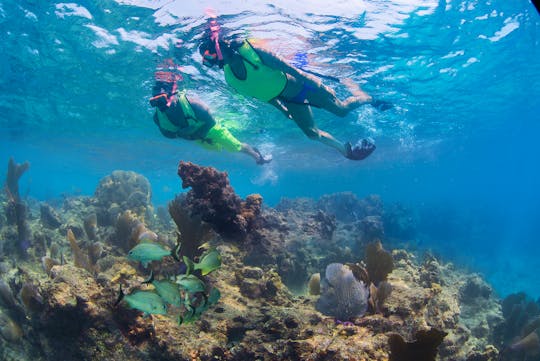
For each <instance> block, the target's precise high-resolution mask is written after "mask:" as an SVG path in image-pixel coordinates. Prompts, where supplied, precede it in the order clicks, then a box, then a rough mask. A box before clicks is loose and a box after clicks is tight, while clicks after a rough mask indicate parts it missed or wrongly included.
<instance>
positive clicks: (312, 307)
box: [0, 163, 540, 361]
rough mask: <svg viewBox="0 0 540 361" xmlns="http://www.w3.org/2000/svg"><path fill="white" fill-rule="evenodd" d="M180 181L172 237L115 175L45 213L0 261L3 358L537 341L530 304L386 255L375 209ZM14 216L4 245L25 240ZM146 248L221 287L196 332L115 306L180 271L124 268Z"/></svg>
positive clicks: (188, 172) (426, 262) (289, 352)
mask: <svg viewBox="0 0 540 361" xmlns="http://www.w3.org/2000/svg"><path fill="white" fill-rule="evenodd" d="M179 173H181V174H180V175H181V176H183V177H182V179H183V180H184V183H185V186H187V187H191V189H190V190H189V191H188V192H187V194H184V195H180V196H178V197H176V198H175V199H174V200H172V201H171V203H170V204H169V214H170V216H171V217H172V219H173V220H174V224H173V223H172V222H171V221H170V218H169V216H168V215H167V214H166V210H164V209H161V210H159V211H158V213H159V214H158V215H154V214H153V207H152V205H151V203H150V194H151V192H150V187H149V184H148V182H147V181H146V180H145V179H144V177H142V176H141V175H137V174H135V173H132V172H120V173H118V172H115V173H113V174H114V175H111V176H107V177H105V178H104V179H102V180H101V182H100V184H99V185H98V187H97V189H96V192H95V195H94V196H93V197H66V198H65V199H64V200H63V203H62V204H61V205H58V206H55V205H56V204H57V203H54V202H50V203H48V204H44V203H42V204H37V203H36V205H35V208H34V207H33V208H32V209H37V210H41V209H42V211H41V212H40V217H39V218H32V217H29V218H27V222H28V225H29V228H30V229H31V230H32V233H33V238H34V239H35V241H34V242H32V243H31V244H30V247H29V248H28V257H26V258H25V259H22V260H19V259H16V258H15V257H13V256H12V255H13V254H14V252H15V250H14V249H9V247H8V248H5V247H4V253H1V254H0V359H6V360H20V359H32V360H38V361H41V360H186V361H193V360H201V361H206V360H208V361H209V360H229V361H241V360H242V361H245V360H262V361H275V360H321V361H324V360H327V361H333V360H351V361H352V360H380V361H383V360H389V359H396V360H399V358H397V357H398V352H394V351H391V350H392V347H393V346H392V341H391V340H401V341H397V342H399V344H400V345H401V346H400V347H401V348H403V347H405V348H407V347H409V346H410V345H412V344H414V342H415V341H416V342H418V341H420V340H421V339H423V337H422V335H423V334H424V333H425V332H427V331H428V330H431V329H437V330H441V332H444V333H447V335H446V336H445V337H444V338H443V339H442V342H440V345H439V346H438V347H437V351H438V357H439V359H441V360H457V361H475V360H484V361H489V360H492V361H494V360H496V359H497V357H499V350H500V349H501V350H502V349H503V348H504V347H512V346H514V347H518V346H516V344H515V343H512V342H511V341H512V338H513V337H515V336H517V337H518V338H519V339H518V341H524V342H525V339H526V338H527V337H528V336H529V335H531V333H532V332H536V330H537V328H538V324H537V323H536V322H539V323H540V321H536V320H537V318H536V316H535V315H536V314H535V313H534V312H536V311H534V312H530V311H531V310H533V309H534V307H533V306H534V304H536V302H534V301H532V300H529V299H528V298H527V297H522V296H516V297H512V298H509V299H508V300H507V301H505V302H503V303H502V305H501V302H500V300H498V299H497V297H496V295H495V293H494V292H493V291H492V289H491V287H490V286H489V285H488V284H487V283H486V282H485V281H484V280H483V279H482V278H481V277H480V276H479V275H475V274H471V273H470V272H466V271H464V270H461V269H458V268H456V267H455V266H453V265H452V264H450V263H446V262H444V261H443V260H441V259H439V258H436V257H433V256H430V255H425V256H422V257H421V256H419V255H418V254H415V253H413V252H411V250H404V249H400V248H396V247H395V244H397V243H398V242H396V243H394V241H395V240H394V237H395V236H396V235H397V234H399V232H397V231H393V232H392V242H391V243H390V242H387V238H386V237H387V236H388V234H389V233H388V232H387V230H386V229H385V224H386V221H385V222H384V223H383V222H382V221H381V219H382V218H381V217H383V214H385V213H384V207H383V204H382V201H381V200H380V198H378V197H376V196H370V197H367V198H365V199H358V198H357V197H356V196H354V195H352V194H347V193H340V194H337V195H327V196H324V197H322V198H321V199H319V200H312V199H296V200H287V199H283V200H282V201H281V202H280V205H279V206H278V207H276V209H272V208H269V207H263V206H262V198H261V197H260V196H251V197H248V198H247V199H246V200H242V199H240V197H238V196H237V195H236V194H235V193H234V190H233V189H232V187H230V184H229V181H228V179H227V176H226V173H221V172H218V171H216V170H215V169H212V168H204V167H199V166H196V165H193V164H190V163H181V164H180V169H179ZM117 192H118V193H117ZM133 194H136V195H134V196H132V195H133ZM6 201H7V200H6ZM394 213H397V214H398V215H396V216H395V217H404V216H403V215H402V214H401V213H399V212H394ZM388 214H389V213H388ZM388 214H387V215H386V216H385V217H391V216H389V215H388ZM5 219H6V222H0V235H1V237H2V239H3V242H0V243H1V244H4V243H5V244H9V243H10V242H11V243H15V242H16V241H17V230H16V227H15V225H14V224H10V223H9V222H7V217H6V218H5ZM58 223H60V224H58ZM212 228H213V229H212ZM68 230H69V233H68ZM141 240H143V241H145V242H148V241H152V242H155V243H156V244H159V245H160V247H163V248H164V249H166V250H167V251H169V250H171V249H173V248H174V246H175V244H176V243H177V241H178V240H180V241H181V247H180V253H181V254H182V255H186V256H187V257H188V258H189V259H190V260H189V261H186V263H191V264H193V269H195V271H194V274H195V275H196V277H199V278H200V279H201V280H203V281H204V288H205V293H204V295H205V296H206V297H207V298H210V292H209V291H210V290H212V289H219V291H220V293H221V298H220V300H219V302H218V303H217V304H216V305H215V306H213V307H210V308H207V309H204V312H202V309H201V310H200V311H201V312H198V311H193V312H192V313H193V315H196V317H192V318H191V319H190V316H191V315H190V313H189V312H187V313H186V311H189V309H188V308H182V307H183V306H180V307H177V308H176V309H175V307H176V306H174V305H173V303H178V302H179V301H178V300H177V299H176V298H174V297H173V298H171V299H170V300H171V302H173V303H171V305H169V306H168V307H170V309H168V311H167V314H165V315H161V314H157V315H152V316H148V317H143V314H142V312H140V311H138V310H137V309H130V308H128V307H127V304H126V303H125V301H124V302H120V303H118V305H117V306H116V307H115V301H116V300H118V298H119V297H118V293H119V289H120V285H122V290H123V292H125V294H126V295H133V294H134V292H136V291H137V290H143V291H152V290H157V289H159V287H165V285H166V281H168V280H171V279H175V277H178V275H180V274H182V273H183V272H185V268H186V266H184V265H183V264H182V263H180V262H179V261H177V260H175V259H173V257H170V255H169V254H167V255H165V256H164V257H162V258H161V259H160V260H159V261H154V262H149V264H148V269H144V268H143V267H142V266H141V265H140V263H139V262H134V261H130V260H128V259H127V258H126V254H127V252H128V251H129V250H130V249H132V248H133V247H134V246H136V245H137V244H138V243H139V242H140V241H141ZM377 240H380V241H382V242H384V244H385V246H386V247H388V246H389V245H390V246H391V248H393V250H392V251H391V252H390V251H385V250H384V249H383V248H382V246H381V244H380V243H378V242H377ZM374 241H375V243H373V242H374ZM398 241H399V240H398ZM205 250H206V251H205ZM214 250H217V251H219V255H220V257H221V258H220V259H219V260H218V259H217V258H216V257H212V255H213V256H215V253H212V252H213V251H214ZM364 251H365V252H364ZM166 253H167V252H166ZM201 253H202V254H201ZM218 261H219V262H218ZM218 263H219V264H220V265H221V267H219V268H217V264H218ZM195 265H197V266H195ZM328 268H329V270H328ZM210 270H213V272H210ZM325 271H327V272H325ZM150 272H152V275H155V276H156V278H155V279H152V278H148V274H149V273H150ZM203 272H204V273H205V276H204V277H202V273H203ZM206 273H208V274H206ZM316 274H318V275H319V276H318V277H317V276H313V277H312V275H316ZM321 275H323V276H324V277H321ZM321 278H323V280H322V281H321V280H320V279H321ZM147 279H148V280H147ZM145 280H147V281H146V283H145ZM177 280H178V278H177ZM180 280H181V281H182V282H183V281H186V280H185V279H183V278H182V279H180ZM188 281H189V280H188ZM191 281H193V279H191ZM160 282H163V283H160ZM308 282H309V283H308ZM187 287H191V286H187ZM193 287H195V286H193ZM197 287H199V285H197ZM318 288H319V289H318ZM162 291H163V290H162ZM308 291H309V292H308ZM332 292H333V293H332ZM195 293H197V292H195ZM318 293H320V294H318ZM355 295H356V296H355ZM184 297H185V295H184ZM188 297H190V296H188ZM201 298H204V297H197V299H191V300H190V302H192V301H193V302H195V303H196V302H199V301H201ZM320 300H323V301H320ZM184 301H185V299H183V300H182V301H181V302H184ZM531 302H532V303H531ZM194 308H197V307H194ZM320 310H322V311H323V312H320ZM176 313H178V314H181V315H182V316H183V320H182V321H183V323H182V324H181V325H180V326H179V325H178V320H177V319H176V318H175V317H171V315H176ZM503 314H504V318H503ZM336 317H337V320H336ZM345 321H346V322H345ZM510 329H512V330H513V331H510ZM527 332H528V333H527ZM441 334H442V333H441ZM531 337H532V336H531ZM407 341H408V342H407ZM434 344H435V343H433V345H434ZM404 345H405V346H404ZM519 345H521V344H519ZM411 347H414V346H411ZM519 347H521V346H519ZM434 349H435V348H434V347H432V349H431V350H432V351H433V350H434ZM402 352H405V351H402ZM430 352H431V351H430ZM508 355H509V356H508V358H507V359H508V360H514V359H515V358H513V357H514V356H515V355H516V354H514V355H512V354H508ZM401 357H406V353H402V354H401ZM504 357H507V356H506V354H505V355H504ZM402 359H403V358H402Z"/></svg>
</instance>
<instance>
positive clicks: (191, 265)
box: [183, 249, 221, 276]
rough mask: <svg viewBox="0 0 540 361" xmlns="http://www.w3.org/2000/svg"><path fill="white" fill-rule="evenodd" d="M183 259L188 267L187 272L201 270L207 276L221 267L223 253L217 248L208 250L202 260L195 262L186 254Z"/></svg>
mask: <svg viewBox="0 0 540 361" xmlns="http://www.w3.org/2000/svg"><path fill="white" fill-rule="evenodd" d="M183 260H184V263H185V264H186V266H187V268H188V270H187V271H186V274H189V273H191V271H193V270H201V274H202V275H203V276H206V275H207V274H209V273H210V272H213V271H215V270H217V269H218V268H219V267H221V254H219V252H218V251H217V250H216V249H213V250H210V251H208V252H206V253H205V254H204V255H203V256H202V257H201V260H200V262H193V261H192V260H190V259H189V258H187V257H186V256H184V257H183Z"/></svg>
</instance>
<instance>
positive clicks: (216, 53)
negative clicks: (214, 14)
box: [199, 19, 224, 69]
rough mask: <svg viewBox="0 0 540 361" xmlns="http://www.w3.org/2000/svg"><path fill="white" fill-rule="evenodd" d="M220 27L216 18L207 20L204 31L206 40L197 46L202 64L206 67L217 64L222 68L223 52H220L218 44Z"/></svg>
mask: <svg viewBox="0 0 540 361" xmlns="http://www.w3.org/2000/svg"><path fill="white" fill-rule="evenodd" d="M220 32H221V27H220V26H219V24H218V22H217V20H216V19H211V20H210V21H209V22H208V30H207V33H206V40H205V41H204V42H203V43H202V44H201V46H200V47H199V53H200V54H201V56H202V58H203V64H204V65H206V66H208V67H210V68H211V67H213V66H214V65H216V64H217V65H218V66H219V68H220V69H221V68H223V65H224V63H223V54H222V53H221V47H220V45H219V40H220V39H219V38H220Z"/></svg>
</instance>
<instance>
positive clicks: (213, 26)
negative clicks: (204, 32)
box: [209, 19, 223, 61]
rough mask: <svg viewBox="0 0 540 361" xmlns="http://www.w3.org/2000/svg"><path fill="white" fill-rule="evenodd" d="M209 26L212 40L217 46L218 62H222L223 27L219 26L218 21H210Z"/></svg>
mask: <svg viewBox="0 0 540 361" xmlns="http://www.w3.org/2000/svg"><path fill="white" fill-rule="evenodd" d="M209 25H210V32H211V35H210V40H212V41H213V42H214V44H215V45H216V54H217V58H218V60H219V61H222V60H223V54H222V53H221V48H220V47H219V31H220V29H221V27H220V26H219V24H218V22H217V20H216V19H212V20H210V23H209Z"/></svg>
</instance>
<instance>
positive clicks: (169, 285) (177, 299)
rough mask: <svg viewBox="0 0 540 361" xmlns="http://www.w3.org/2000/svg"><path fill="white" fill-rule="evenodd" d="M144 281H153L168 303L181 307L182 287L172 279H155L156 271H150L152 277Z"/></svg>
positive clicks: (157, 290)
mask: <svg viewBox="0 0 540 361" xmlns="http://www.w3.org/2000/svg"><path fill="white" fill-rule="evenodd" d="M143 283H151V284H152V286H154V288H155V289H156V292H157V293H158V295H159V296H160V297H161V298H162V299H163V300H164V301H165V302H166V303H168V304H170V305H173V306H176V307H180V306H181V305H182V303H183V301H182V296H181V294H180V287H179V286H178V285H177V284H176V283H174V282H173V281H170V280H155V279H154V273H153V272H150V277H149V278H148V280H146V281H144V282H143Z"/></svg>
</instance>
